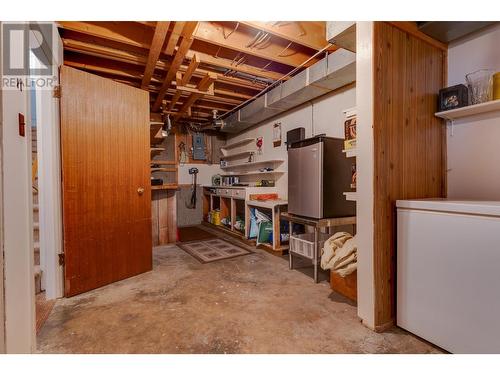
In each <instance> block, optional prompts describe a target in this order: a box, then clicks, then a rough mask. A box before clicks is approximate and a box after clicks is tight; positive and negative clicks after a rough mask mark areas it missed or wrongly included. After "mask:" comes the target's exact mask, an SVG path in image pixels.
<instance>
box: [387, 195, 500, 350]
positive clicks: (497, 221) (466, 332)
mask: <svg viewBox="0 0 500 375" xmlns="http://www.w3.org/2000/svg"><path fill="white" fill-rule="evenodd" d="M396 206H397V325H398V326H400V327H402V328H404V329H406V330H408V331H410V332H412V333H414V334H415V335H417V336H420V337H422V338H424V339H425V340H427V341H429V342H431V343H434V344H435V345H437V346H439V347H442V348H443V349H446V350H448V351H450V352H452V353H500V202H482V201H479V202H478V201H453V200H443V199H425V200H406V201H397V203H396Z"/></svg>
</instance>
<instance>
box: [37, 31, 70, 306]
mask: <svg viewBox="0 0 500 375" xmlns="http://www.w3.org/2000/svg"><path fill="white" fill-rule="evenodd" d="M52 31H53V35H52V40H53V50H52V51H44V52H45V54H46V55H50V56H48V57H50V58H51V59H52V61H53V62H54V65H53V75H54V77H57V78H58V77H59V66H60V65H61V64H62V62H63V45H62V41H61V38H60V37H59V34H58V33H57V27H55V25H54V28H53V29H52ZM35 37H36V36H35ZM36 107H37V122H38V124H37V125H38V126H37V153H38V206H39V224H40V230H39V233H40V268H41V270H42V271H43V273H42V286H43V288H44V289H45V293H46V298H47V299H54V298H60V297H62V296H63V295H64V269H63V267H62V266H60V265H59V255H58V254H60V253H62V252H63V244H62V195H61V155H60V128H59V99H58V98H54V96H53V92H52V91H49V90H40V91H38V92H37V100H36Z"/></svg>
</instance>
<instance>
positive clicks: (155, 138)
mask: <svg viewBox="0 0 500 375" xmlns="http://www.w3.org/2000/svg"><path fill="white" fill-rule="evenodd" d="M149 124H150V128H149V131H150V133H149V135H150V142H151V144H160V143H162V142H163V140H164V139H165V136H164V135H163V130H162V128H163V122H150V123H149Z"/></svg>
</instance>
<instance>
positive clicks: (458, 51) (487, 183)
mask: <svg viewBox="0 0 500 375" xmlns="http://www.w3.org/2000/svg"><path fill="white" fill-rule="evenodd" d="M499 40H500V24H497V25H494V26H492V27H488V28H486V29H484V30H482V31H479V32H476V33H474V34H472V35H470V36H467V37H465V38H462V39H461V40H458V41H456V42H453V43H452V44H450V46H449V50H448V85H449V86H452V85H456V84H459V83H465V75H466V74H467V73H471V72H474V71H475V70H478V69H482V68H488V69H494V70H496V71H500V48H498V46H499ZM447 128H448V131H447V149H448V150H447V163H448V197H449V198H452V199H482V200H500V169H499V168H498V165H499V164H500V147H498V145H499V140H500V113H498V112H496V113H490V114H484V115H480V116H475V117H472V118H468V119H461V120H457V121H455V123H454V127H453V135H452V133H451V128H450V126H448V127H447Z"/></svg>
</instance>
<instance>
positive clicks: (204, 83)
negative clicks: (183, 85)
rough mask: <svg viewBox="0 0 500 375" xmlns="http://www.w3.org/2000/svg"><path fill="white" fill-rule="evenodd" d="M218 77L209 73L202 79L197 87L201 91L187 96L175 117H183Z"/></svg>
mask: <svg viewBox="0 0 500 375" xmlns="http://www.w3.org/2000/svg"><path fill="white" fill-rule="evenodd" d="M216 79H217V76H216V75H214V74H207V75H206V76H205V77H203V78H202V79H201V81H200V82H199V83H198V86H197V89H198V90H199V91H200V92H199V93H192V94H191V95H189V97H188V98H187V100H186V102H185V103H184V104H183V105H182V107H181V109H180V110H179V113H177V114H176V116H175V119H176V120H177V119H179V118H180V117H182V116H183V115H184V114H185V113H186V112H188V111H189V109H190V108H191V106H192V105H193V104H194V103H195V102H196V101H197V100H198V99H200V98H201V97H203V93H201V92H203V91H208V90H209V89H210V87H213V84H214V82H215V80H216Z"/></svg>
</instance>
